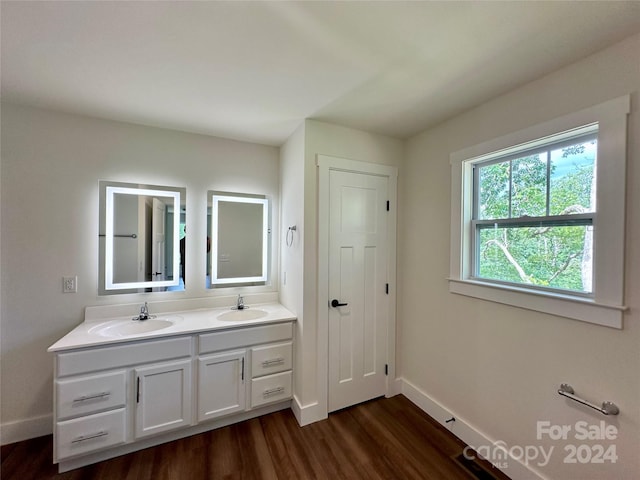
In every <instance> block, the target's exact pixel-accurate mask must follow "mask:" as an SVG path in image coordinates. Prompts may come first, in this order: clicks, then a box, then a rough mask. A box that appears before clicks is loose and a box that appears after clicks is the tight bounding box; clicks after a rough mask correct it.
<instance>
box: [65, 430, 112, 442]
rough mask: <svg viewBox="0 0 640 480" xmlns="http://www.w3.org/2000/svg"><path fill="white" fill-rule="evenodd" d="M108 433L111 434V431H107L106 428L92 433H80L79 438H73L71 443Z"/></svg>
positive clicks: (103, 435)
mask: <svg viewBox="0 0 640 480" xmlns="http://www.w3.org/2000/svg"><path fill="white" fill-rule="evenodd" d="M107 435H109V432H105V431H104V430H103V431H101V432H97V433H92V434H90V435H80V436H79V437H78V438H74V439H73V440H71V443H80V442H84V441H87V440H91V439H93V438H100V437H106V436H107Z"/></svg>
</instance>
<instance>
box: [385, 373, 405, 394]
mask: <svg viewBox="0 0 640 480" xmlns="http://www.w3.org/2000/svg"><path fill="white" fill-rule="evenodd" d="M403 385H404V381H403V380H402V378H395V379H393V380H389V383H388V384H387V394H386V395H385V397H387V398H390V397H395V396H396V395H400V394H401V393H402V386H403Z"/></svg>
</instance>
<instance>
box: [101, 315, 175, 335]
mask: <svg viewBox="0 0 640 480" xmlns="http://www.w3.org/2000/svg"><path fill="white" fill-rule="evenodd" d="M180 319H181V317H178V316H172V317H161V318H150V319H148V320H142V321H137V320H113V321H111V322H105V323H101V324H99V325H96V326H95V327H91V328H90V329H89V333H92V334H94V335H101V336H103V337H128V336H130V335H140V334H142V333H149V332H155V331H158V330H162V329H163V328H169V327H171V326H173V325H174V324H175V323H176V322H177V321H178V320H180Z"/></svg>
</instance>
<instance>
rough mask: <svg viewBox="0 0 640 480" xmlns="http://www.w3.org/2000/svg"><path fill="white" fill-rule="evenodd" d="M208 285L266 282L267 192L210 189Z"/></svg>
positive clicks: (227, 285) (215, 286) (268, 231)
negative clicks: (216, 190) (247, 192)
mask: <svg viewBox="0 0 640 480" xmlns="http://www.w3.org/2000/svg"><path fill="white" fill-rule="evenodd" d="M208 197H209V198H208V203H209V215H208V217H209V218H208V230H207V231H208V236H207V250H208V251H209V255H208V256H207V259H208V260H207V287H208V288H221V287H232V286H247V285H266V284H267V282H268V278H269V233H270V220H269V200H268V199H267V198H266V197H265V196H264V195H245V194H236V193H224V192H213V191H209V192H208Z"/></svg>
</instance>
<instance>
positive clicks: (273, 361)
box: [262, 357, 284, 367]
mask: <svg viewBox="0 0 640 480" xmlns="http://www.w3.org/2000/svg"><path fill="white" fill-rule="evenodd" d="M281 363H284V358H282V357H278V358H271V359H269V360H264V361H263V362H262V366H263V367H272V366H273V365H279V364H281Z"/></svg>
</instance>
